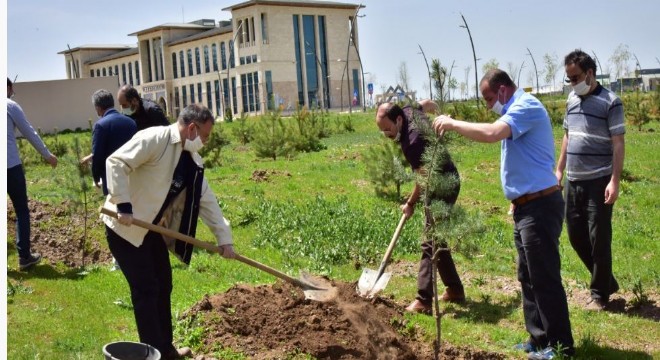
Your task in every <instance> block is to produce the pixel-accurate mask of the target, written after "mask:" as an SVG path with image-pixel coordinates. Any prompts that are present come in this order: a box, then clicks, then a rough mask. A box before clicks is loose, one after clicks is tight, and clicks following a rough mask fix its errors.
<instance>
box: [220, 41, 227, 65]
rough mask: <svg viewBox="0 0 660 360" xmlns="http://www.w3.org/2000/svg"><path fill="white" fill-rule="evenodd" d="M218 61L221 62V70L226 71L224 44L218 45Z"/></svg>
mask: <svg viewBox="0 0 660 360" xmlns="http://www.w3.org/2000/svg"><path fill="white" fill-rule="evenodd" d="M220 60H221V61H222V70H226V69H227V49H225V42H224V41H223V42H221V43H220Z"/></svg>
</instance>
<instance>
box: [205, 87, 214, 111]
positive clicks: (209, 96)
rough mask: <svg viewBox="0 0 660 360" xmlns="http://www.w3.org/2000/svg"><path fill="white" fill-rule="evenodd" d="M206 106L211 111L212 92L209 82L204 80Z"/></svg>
mask: <svg viewBox="0 0 660 360" xmlns="http://www.w3.org/2000/svg"><path fill="white" fill-rule="evenodd" d="M206 107H208V108H209V110H210V111H211V114H212V113H213V93H212V92H211V82H210V81H207V82H206Z"/></svg>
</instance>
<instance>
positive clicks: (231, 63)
mask: <svg viewBox="0 0 660 360" xmlns="http://www.w3.org/2000/svg"><path fill="white" fill-rule="evenodd" d="M239 44H240V43H239ZM235 54H236V53H235V52H234V40H229V66H230V67H231V68H232V69H233V68H235V67H236V64H235V63H234V61H235V60H234V58H235Z"/></svg>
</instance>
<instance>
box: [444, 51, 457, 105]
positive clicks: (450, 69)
mask: <svg viewBox="0 0 660 360" xmlns="http://www.w3.org/2000/svg"><path fill="white" fill-rule="evenodd" d="M454 63H456V60H452V61H451V67H450V68H449V77H448V78H447V81H446V83H447V94H448V95H449V101H451V72H452V70H454V68H455V67H456V66H454Z"/></svg>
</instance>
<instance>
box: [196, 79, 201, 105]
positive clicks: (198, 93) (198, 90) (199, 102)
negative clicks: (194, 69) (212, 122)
mask: <svg viewBox="0 0 660 360" xmlns="http://www.w3.org/2000/svg"><path fill="white" fill-rule="evenodd" d="M197 103H198V104H201V103H202V83H197Z"/></svg>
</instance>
